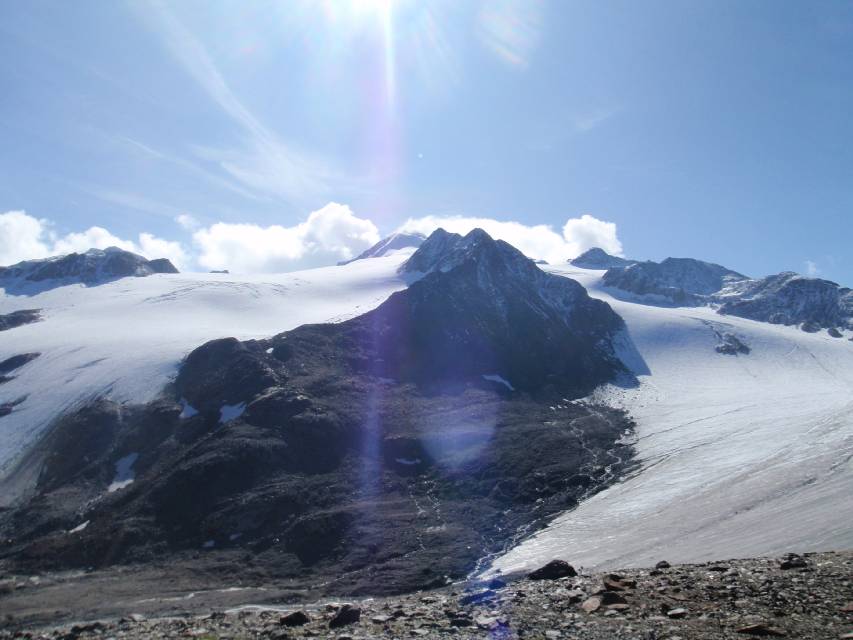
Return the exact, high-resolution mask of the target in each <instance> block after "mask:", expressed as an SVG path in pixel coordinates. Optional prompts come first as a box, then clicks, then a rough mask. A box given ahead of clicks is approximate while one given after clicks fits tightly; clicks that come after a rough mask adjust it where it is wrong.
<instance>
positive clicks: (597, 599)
mask: <svg viewBox="0 0 853 640" xmlns="http://www.w3.org/2000/svg"><path fill="white" fill-rule="evenodd" d="M600 608H601V596H592V597H591V598H587V599H586V600H584V601H583V604H581V609H583V610H584V611H586V612H587V613H595V612H596V611H598V610H599V609H600Z"/></svg>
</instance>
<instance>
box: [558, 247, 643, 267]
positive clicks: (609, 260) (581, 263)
mask: <svg viewBox="0 0 853 640" xmlns="http://www.w3.org/2000/svg"><path fill="white" fill-rule="evenodd" d="M569 264H571V265H572V266H575V267H580V268H581V269H612V268H614V267H628V266H630V265H632V264H637V261H636V260H629V259H627V258H620V257H619V256H612V255H610V254H609V253H607V252H606V251H605V250H604V249H600V248H599V247H593V248H592V249H587V250H586V251H584V252H583V253H582V254H580V255H579V256H578V257H577V258H574V259H572V260H569Z"/></svg>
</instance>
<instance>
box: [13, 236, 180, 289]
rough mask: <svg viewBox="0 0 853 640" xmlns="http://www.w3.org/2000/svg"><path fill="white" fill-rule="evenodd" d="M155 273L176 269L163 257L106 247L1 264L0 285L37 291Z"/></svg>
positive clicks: (89, 284) (94, 283)
mask: <svg viewBox="0 0 853 640" xmlns="http://www.w3.org/2000/svg"><path fill="white" fill-rule="evenodd" d="M155 273H178V270H177V269H176V268H175V266H174V265H173V264H172V263H171V262H170V261H169V260H167V259H166V258H158V259H156V260H147V259H146V258H143V257H142V256H140V255H137V254H135V253H131V252H130V251H125V250H124V249H119V248H118V247H109V248H107V249H89V250H88V251H86V252H85V253H69V254H67V255H63V256H54V257H51V258H46V259H44V260H26V261H24V262H19V263H17V264H13V265H11V266H8V267H0V286H2V287H4V288H5V289H6V290H7V292H12V293H17V292H19V290H20V291H21V292H26V291H27V290H28V289H32V290H36V291H38V290H44V289H46V288H50V287H51V286H61V285H64V284H71V283H74V282H80V283H83V284H85V285H88V286H93V285H97V284H103V283H104V282H109V281H112V280H116V279H118V278H125V277H129V276H135V277H143V276H149V275H152V274H155Z"/></svg>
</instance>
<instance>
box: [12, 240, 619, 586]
mask: <svg viewBox="0 0 853 640" xmlns="http://www.w3.org/2000/svg"><path fill="white" fill-rule="evenodd" d="M430 240H433V242H430ZM437 240H440V242H437ZM428 243H429V246H428ZM439 244H440V245H441V246H442V247H443V248H444V251H435V250H434V249H435V247H436V246H437V245H439ZM424 247H426V248H427V251H426V252H425V253H424V254H421V255H418V254H419V252H420V251H421V249H419V250H418V251H417V252H416V253H415V254H414V255H413V256H412V258H411V260H413V262H414V263H415V264H419V265H423V266H425V267H427V270H428V273H427V274H426V275H425V276H423V277H422V278H420V279H419V280H417V281H415V282H414V283H413V284H411V285H410V286H409V287H408V288H407V289H404V290H402V291H398V292H396V293H394V294H392V295H391V296H390V298H388V299H387V300H386V301H385V302H383V303H382V304H380V305H379V306H378V307H377V308H376V309H374V310H372V311H368V312H367V313H364V314H362V315H359V316H356V317H354V318H351V319H349V320H346V321H344V322H340V323H337V324H329V323H325V324H309V325H303V326H301V327H298V328H296V329H293V330H290V331H287V332H284V333H281V334H278V335H276V336H274V337H272V338H268V339H259V340H246V341H240V340H237V339H236V338H222V339H217V340H213V341H210V342H208V343H205V344H204V345H202V346H200V347H198V348H196V349H195V350H193V351H192V352H191V353H190V354H189V355H188V356H187V357H186V359H185V360H184V362H183V363H182V365H181V367H180V369H179V371H178V375H177V377H176V379H175V380H174V384H172V385H169V386H168V387H166V388H165V389H164V391H163V393H162V394H161V396H160V397H159V398H158V399H156V400H154V401H152V402H149V403H146V404H135V405H134V404H127V403H125V404H120V403H117V402H115V401H114V400H110V399H108V398H106V397H99V398H96V399H95V400H93V401H90V402H88V403H86V404H85V405H83V406H80V407H79V408H78V409H77V410H74V411H71V412H69V413H67V414H65V415H63V416H62V417H61V418H60V419H59V420H58V421H57V422H56V423H55V425H54V428H53V429H51V430H50V431H49V432H48V433H47V435H46V436H45V437H44V438H43V439H42V440H41V441H40V442H38V443H37V444H36V445H35V447H33V448H32V449H31V450H30V452H29V453H28V454H27V456H26V457H25V458H24V459H23V460H22V462H21V463H20V464H19V466H18V469H17V471H16V472H15V473H13V474H12V476H13V477H12V481H13V482H14V476H15V475H16V474H17V475H19V476H20V477H37V482H36V485H35V487H33V488H32V489H31V492H30V494H29V496H28V497H26V498H25V499H24V500H22V501H21V502H20V503H19V504H18V505H16V506H15V507H14V508H12V509H8V510H6V511H4V512H2V513H0V535H2V537H3V538H4V539H12V540H14V543H13V544H11V545H7V546H6V547H4V548H3V550H0V559H2V561H3V562H5V563H10V566H14V567H17V568H18V569H19V570H26V571H32V570H37V569H39V570H41V569H47V568H60V567H79V566H91V565H94V566H97V567H101V568H104V567H109V566H111V565H115V564H126V563H132V564H135V565H137V566H138V564H139V563H141V562H147V561H148V560H149V559H151V558H154V557H157V558H161V559H164V558H168V562H169V564H170V566H172V567H173V568H174V569H175V570H176V571H177V570H178V568H179V567H183V569H184V570H186V571H187V572H188V573H191V572H194V573H196V574H197V573H198V571H199V570H200V569H201V568H202V567H204V566H207V567H211V568H213V567H215V566H218V567H220V569H219V571H222V570H224V573H223V575H226V574H227V575H228V576H229V578H230V579H233V578H234V576H235V575H246V574H247V572H249V573H251V574H252V575H254V576H256V577H257V576H259V575H265V576H269V579H276V580H281V579H286V580H288V584H290V585H293V588H305V589H308V588H310V589H313V590H315V591H316V592H318V593H335V592H337V593H342V592H346V593H377V592H378V593H381V592H389V591H401V590H410V589H416V588H424V587H427V586H436V585H442V584H445V583H446V582H447V581H448V580H449V579H458V578H462V577H464V576H465V575H466V574H467V573H468V572H470V571H471V570H472V569H474V568H475V567H476V566H477V562H478V561H479V560H480V559H481V558H482V557H484V556H485V555H487V554H490V553H495V552H498V551H501V550H502V549H503V548H504V547H505V546H507V545H508V544H511V543H512V542H513V541H514V540H515V539H516V536H517V535H519V534H518V533H517V532H519V531H522V532H523V531H527V530H529V529H530V528H536V527H539V526H542V525H544V524H545V523H546V522H547V519H548V518H549V517H550V516H553V515H554V514H556V513H559V512H560V511H562V510H564V509H566V508H567V507H569V506H572V505H574V504H576V503H577V501H578V500H580V499H581V498H582V497H583V496H586V495H590V494H591V493H593V492H595V491H597V490H598V489H600V488H602V487H603V486H606V485H607V484H609V483H610V482H612V481H613V479H614V478H615V477H616V474H617V473H618V471H619V470H620V469H624V468H626V467H627V466H628V465H629V464H630V460H631V451H630V447H628V446H626V445H624V444H622V443H621V440H622V438H623V437H624V435H625V434H626V433H627V432H629V431H630V428H631V423H630V420H629V419H628V418H627V417H626V416H625V415H624V414H623V413H622V412H620V411H618V410H614V409H610V408H608V407H605V406H600V405H596V404H594V403H590V404H581V403H575V402H572V401H571V400H570V399H571V398H576V397H579V396H582V395H586V394H588V393H589V392H590V391H591V390H592V389H593V388H595V387H596V386H597V385H599V384H600V383H602V382H607V381H612V380H615V379H616V378H617V376H619V375H620V374H623V375H624V373H625V367H624V365H623V364H622V363H621V362H620V361H619V360H618V358H617V357H616V355H615V351H616V349H615V347H614V344H613V343H614V341H615V340H616V338H617V337H618V336H620V335H621V334H622V332H623V329H624V324H623V322H622V321H621V319H620V318H619V316H618V315H616V314H615V313H614V312H613V311H612V309H611V308H610V307H609V305H607V304H606V303H604V302H601V301H597V300H594V299H592V298H590V297H589V296H588V295H587V294H586V291H585V290H584V289H583V287H582V286H580V285H579V284H578V283H576V282H574V281H573V280H570V279H567V278H561V277H557V276H553V275H550V274H547V273H544V272H542V271H541V270H540V269H539V268H538V267H536V266H535V265H534V264H533V263H532V262H531V261H530V260H529V259H527V258H526V257H524V256H523V255H522V254H521V253H520V252H518V251H517V250H516V249H514V248H512V247H511V246H510V245H508V244H506V243H503V242H500V241H494V240H492V239H491V238H490V237H489V236H488V235H486V234H485V233H483V232H481V231H475V232H471V233H470V234H468V235H467V236H465V237H461V236H457V235H454V234H445V233H444V232H436V234H433V236H431V238H430V239H428V240H427V241H426V242H425V243H424ZM450 262H453V263H454V264H453V266H450ZM439 267H446V270H441V269H440V268H439ZM13 415H14V413H13ZM69 532H71V533H70V534H69ZM200 551H201V552H202V554H203V555H202V557H201V558H200V557H199V552H200ZM247 558H248V560H247ZM342 567H346V571H345V572H344V573H343V574H342ZM330 580H331V582H329V581H330ZM318 585H320V586H318ZM322 585H325V586H322Z"/></svg>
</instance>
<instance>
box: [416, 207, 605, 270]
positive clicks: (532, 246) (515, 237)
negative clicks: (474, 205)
mask: <svg viewBox="0 0 853 640" xmlns="http://www.w3.org/2000/svg"><path fill="white" fill-rule="evenodd" d="M438 227H442V228H444V229H445V230H447V231H450V232H452V233H460V234H465V233H468V232H469V231H470V230H471V229H474V228H477V227H479V228H481V229H483V230H484V231H485V232H486V233H488V234H489V235H490V236H492V237H493V238H495V239H498V240H504V241H506V242H509V243H510V244H512V245H513V246H514V247H516V248H517V249H518V250H519V251H521V252H522V253H524V254H525V255H526V256H529V257H531V258H539V259H543V260H547V261H548V262H551V263H560V262H565V261H566V260H568V259H570V258H574V257H576V256H578V255H580V254H581V253H583V252H584V251H586V250H587V249H591V248H592V247H601V248H602V249H604V250H605V251H607V252H608V253H611V254H613V255H617V256H621V255H622V243H621V242H620V241H619V238H618V236H617V234H616V224H615V223H613V222H605V221H603V220H599V219H598V218H595V217H593V216H591V215H589V214H584V215H583V216H581V217H580V218H571V219H569V220H568V221H566V224H565V225H564V226H563V234H562V235H560V234H559V233H558V232H556V231H555V230H554V229H553V228H551V227H550V226H548V225H544V224H538V225H533V226H529V225H525V224H522V223H520V222H512V221H500V220H494V219H492V218H470V217H464V216H426V217H423V218H410V219H409V220H407V221H406V222H405V223H404V224H403V225H402V226H401V227H400V228H399V231H418V232H420V233H423V234H425V235H429V234H430V233H432V232H433V231H434V230H435V229H437V228H438Z"/></svg>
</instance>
